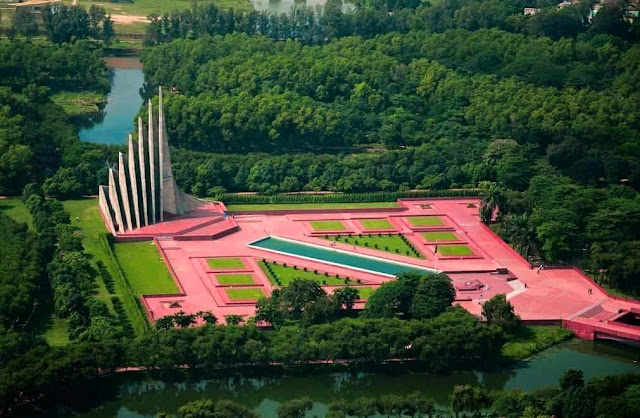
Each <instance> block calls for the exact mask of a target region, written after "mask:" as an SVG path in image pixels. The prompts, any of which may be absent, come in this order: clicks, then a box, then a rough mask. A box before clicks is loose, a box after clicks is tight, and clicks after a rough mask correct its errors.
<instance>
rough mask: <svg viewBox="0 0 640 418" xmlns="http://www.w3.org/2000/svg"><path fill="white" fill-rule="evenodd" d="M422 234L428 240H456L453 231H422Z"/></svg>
mask: <svg viewBox="0 0 640 418" xmlns="http://www.w3.org/2000/svg"><path fill="white" fill-rule="evenodd" d="M422 236H423V237H424V239H426V240H427V241H429V242H436V241H458V237H457V235H456V234H454V233H453V232H448V231H443V232H423V233H422Z"/></svg>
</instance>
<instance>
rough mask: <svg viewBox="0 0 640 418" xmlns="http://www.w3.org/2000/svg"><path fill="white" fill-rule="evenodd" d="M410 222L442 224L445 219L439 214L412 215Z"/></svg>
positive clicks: (416, 223)
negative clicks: (438, 215)
mask: <svg viewBox="0 0 640 418" xmlns="http://www.w3.org/2000/svg"><path fill="white" fill-rule="evenodd" d="M409 223H410V224H411V225H413V226H441V225H444V221H443V220H442V219H440V218H439V217H437V216H412V217H410V218H409Z"/></svg>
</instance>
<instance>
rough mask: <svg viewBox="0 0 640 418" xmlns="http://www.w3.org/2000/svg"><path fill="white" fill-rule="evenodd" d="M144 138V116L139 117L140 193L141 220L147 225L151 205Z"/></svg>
mask: <svg viewBox="0 0 640 418" xmlns="http://www.w3.org/2000/svg"><path fill="white" fill-rule="evenodd" d="M144 139H145V136H144V129H143V127H142V118H138V168H139V170H140V194H141V195H142V213H143V215H144V216H143V217H142V219H141V221H144V223H143V225H144V226H147V225H149V207H148V204H147V163H146V162H145V159H144V155H145V149H144Z"/></svg>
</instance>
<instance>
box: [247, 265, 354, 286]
mask: <svg viewBox="0 0 640 418" xmlns="http://www.w3.org/2000/svg"><path fill="white" fill-rule="evenodd" d="M258 264H259V265H260V268H261V269H262V271H264V274H266V275H267V277H268V278H269V281H270V282H271V283H273V284H274V285H278V286H289V285H290V284H291V282H292V281H293V280H294V279H306V280H313V281H315V282H318V283H320V284H328V285H341V284H345V283H344V277H342V278H337V277H336V276H332V275H329V276H325V275H324V274H316V273H314V272H313V271H304V270H303V269H302V268H298V269H294V268H293V267H292V266H287V267H285V266H283V265H282V264H277V265H274V264H273V263H269V268H270V269H271V271H272V272H273V274H271V271H269V269H267V266H266V264H265V262H264V261H259V262H258ZM274 275H275V276H277V278H278V279H279V280H280V284H278V282H277V281H276V277H274Z"/></svg>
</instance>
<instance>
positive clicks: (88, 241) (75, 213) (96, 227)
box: [62, 198, 118, 312]
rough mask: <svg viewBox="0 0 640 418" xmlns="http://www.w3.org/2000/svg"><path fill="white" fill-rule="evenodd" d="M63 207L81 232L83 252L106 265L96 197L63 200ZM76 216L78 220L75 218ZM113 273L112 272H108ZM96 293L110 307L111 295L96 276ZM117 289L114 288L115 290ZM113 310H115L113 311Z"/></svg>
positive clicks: (102, 223) (103, 229)
mask: <svg viewBox="0 0 640 418" xmlns="http://www.w3.org/2000/svg"><path fill="white" fill-rule="evenodd" d="M62 205H63V206H64V208H65V209H66V210H67V212H69V214H70V215H71V226H73V227H76V228H77V229H79V230H80V232H82V245H83V246H84V252H85V253H86V254H87V256H88V257H89V259H91V261H93V262H96V261H102V262H103V263H105V265H108V264H109V263H108V261H106V254H105V253H104V251H103V250H102V247H101V246H100V242H99V241H98V237H99V236H100V234H101V233H103V232H107V230H106V228H105V226H104V221H103V220H102V217H101V216H100V211H99V210H98V199H97V198H89V199H77V200H65V201H63V202H62ZM76 217H77V218H78V220H76ZM110 273H111V275H112V276H113V275H114V272H110ZM97 283H98V294H97V297H98V298H100V299H102V300H103V302H105V303H106V304H107V306H109V307H110V308H112V304H111V295H109V292H107V288H106V287H105V286H104V283H103V282H102V279H100V278H98V281H97ZM117 291H118V289H116V292H117ZM114 312H115V311H114Z"/></svg>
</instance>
